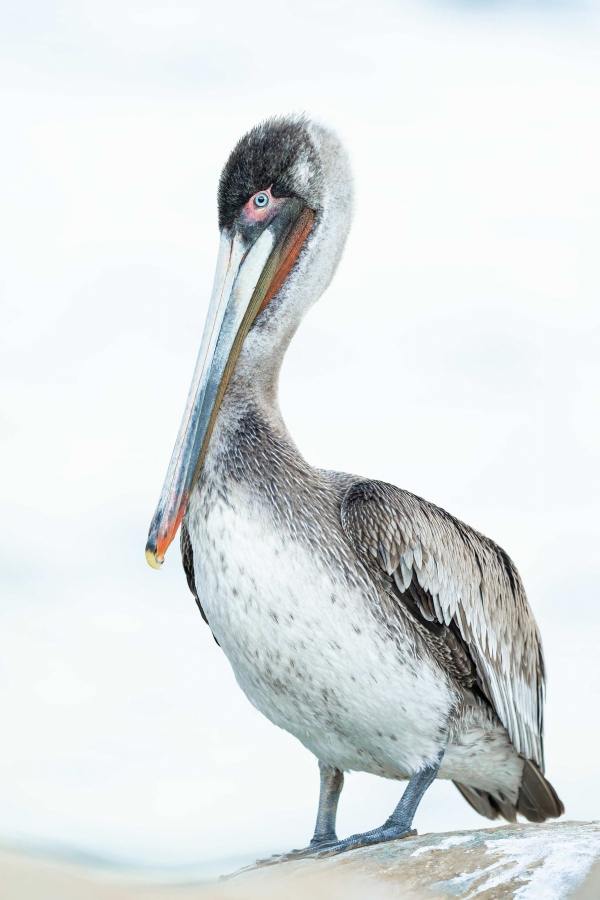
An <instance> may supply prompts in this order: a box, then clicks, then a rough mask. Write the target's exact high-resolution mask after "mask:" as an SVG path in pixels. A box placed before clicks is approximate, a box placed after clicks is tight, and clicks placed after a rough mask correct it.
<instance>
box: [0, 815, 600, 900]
mask: <svg viewBox="0 0 600 900" xmlns="http://www.w3.org/2000/svg"><path fill="white" fill-rule="evenodd" d="M0 897H1V898H2V900H84V898H85V900H193V898H197V900H388V898H389V900H395V898H399V900H401V898H403V900H419V898H420V900H425V898H429V900H435V898H444V897H445V898H454V900H457V898H463V900H467V898H469V900H470V898H476V900H504V898H512V897H515V898H518V900H565V898H573V900H600V822H555V823H554V824H551V825H508V826H505V827H502V828H488V829H485V830H483V831H459V832H453V833H446V834H424V835H422V836H421V837H414V838H405V839H404V840H399V841H393V842H391V843H389V844H378V845H375V846H373V847H366V848H364V849H361V850H353V851H351V852H350V853H346V854H343V855H342V856H337V857H332V858H330V859H323V860H311V859H306V860H302V861H299V862H288V863H285V864H283V865H277V866H272V867H270V868H265V869H250V870H246V871H244V872H242V873H240V874H239V875H237V876H235V877H233V878H229V879H228V880H226V881H222V882H221V883H220V884H217V885H207V884H197V883H196V884H191V883H189V882H188V883H185V884H183V883H181V882H179V883H178V884H166V883H165V882H164V881H161V882H157V881H153V882H150V881H146V882H144V881H143V880H142V879H140V878H135V877H134V876H133V874H131V875H129V876H128V877H126V876H124V875H123V873H119V872H116V871H114V870H113V871H112V872H111V871H110V870H107V869H104V870H94V869H91V868H87V867H84V866H75V865H66V864H64V863H59V862H57V861H56V860H52V859H51V858H49V857H43V858H42V857H38V858H35V857H32V856H30V855H28V854H25V853H15V852H13V851H8V850H4V851H2V850H0Z"/></svg>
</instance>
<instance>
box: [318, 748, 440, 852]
mask: <svg viewBox="0 0 600 900" xmlns="http://www.w3.org/2000/svg"><path fill="white" fill-rule="evenodd" d="M443 755H444V753H443V751H442V753H441V754H440V756H439V758H438V760H437V762H435V763H431V764H430V765H428V766H424V768H422V769H420V770H419V771H418V772H417V773H416V774H415V775H413V777H412V778H411V779H410V781H409V782H408V784H407V785H406V788H405V789H404V793H403V794H402V797H401V798H400V803H399V804H398V806H397V807H396V809H395V810H394V812H393V813H392V815H391V816H390V817H389V819H388V820H387V822H385V823H384V824H383V825H382V826H381V827H380V828H374V829H373V831H365V832H364V833H363V834H353V835H351V837H348V838H344V840H342V841H336V842H335V843H334V844H329V845H328V846H326V847H323V848H322V849H319V848H316V849H315V851H314V853H312V854H311V856H312V855H314V856H316V857H318V858H322V857H325V856H334V855H335V854H336V853H343V852H344V851H345V850H354V849H355V848H356V847H367V846H368V845H369V844H381V843H383V842H384V841H394V840H396V839H397V838H401V837H408V836H409V835H414V834H416V833H417V832H416V831H415V830H414V829H413V828H411V825H412V821H413V818H414V815H415V813H416V811H417V807H418V805H419V803H420V802H421V800H422V798H423V794H424V793H425V791H426V790H427V788H428V787H429V785H430V784H431V783H432V782H433V781H434V779H435V776H436V775H437V773H438V769H439V767H440V763H441V761H442V756H443Z"/></svg>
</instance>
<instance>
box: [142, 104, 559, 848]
mask: <svg viewBox="0 0 600 900" xmlns="http://www.w3.org/2000/svg"><path fill="white" fill-rule="evenodd" d="M352 193H353V191H352V176H351V172H350V167H349V163H348V157H347V155H346V152H345V150H344V147H343V145H342V143H341V141H340V139H339V138H338V137H337V135H336V134H335V133H334V132H333V131H332V130H330V129H329V128H328V127H325V126H324V125H322V124H320V123H318V122H316V121H314V120H312V119H310V118H308V117H306V116H287V117H278V118H273V119H269V120H267V121H265V122H263V123H261V124H259V125H257V126H256V127H254V128H252V129H251V130H250V131H249V132H248V133H247V134H246V135H245V136H244V137H242V138H241V139H240V140H239V142H238V143H237V145H236V146H235V148H234V149H233V151H232V153H231V155H230V156H229V159H228V160H227V163H226V164H225V167H224V169H223V171H222V174H221V178H220V182H219V188H218V214H219V230H220V247H219V253H218V260H217V267H216V275H215V280H214V287H213V291H212V298H211V301H210V307H209V311H208V317H207V320H206V325H205V329H204V334H203V338H202V343H201V347H200V353H199V357H198V362H197V365H196V369H195V371H194V375H193V380H192V385H191V388H190V392H189V396H188V400H187V404H186V408H185V412H184V416H183V421H182V424H181V428H180V430H179V434H178V436H177V440H176V443H175V448H174V451H173V455H172V458H171V462H170V465H169V468H168V472H167V476H166V479H165V483H164V486H163V489H162V493H161V496H160V499H159V503H158V507H157V509H156V512H155V515H154V518H153V520H152V523H151V526H150V531H149V537H148V543H147V546H146V555H147V559H148V562H149V563H150V565H151V566H153V567H155V568H159V567H160V566H161V564H162V562H163V560H164V556H165V552H166V550H167V548H168V546H169V544H170V543H171V542H172V540H173V538H174V536H175V534H176V532H177V530H178V528H179V526H180V525H181V551H182V556H183V565H184V569H185V573H186V576H187V580H188V584H189V587H190V589H191V591H192V593H193V594H194V596H195V598H196V602H197V604H198V607H199V608H200V612H201V613H202V616H203V618H204V620H205V621H206V622H207V623H208V625H209V626H210V628H211V630H212V633H213V635H214V637H215V640H216V641H217V643H218V644H219V645H220V647H221V649H222V650H223V652H224V653H225V655H226V656H227V658H228V660H229V662H230V664H231V666H232V668H233V671H234V673H235V677H236V679H237V682H238V684H239V686H240V687H241V688H242V690H243V691H244V693H245V694H246V696H247V697H248V699H249V700H250V702H251V703H252V704H253V705H254V706H255V707H256V708H257V709H258V710H260V712H262V713H263V714H264V715H265V716H266V717H267V718H268V719H270V721H271V722H273V723H274V724H275V725H278V726H279V727H280V728H284V729H285V730H286V731H288V732H290V734H293V735H294V736H295V737H296V738H297V739H298V740H299V741H300V742H301V743H302V744H303V745H304V746H305V747H307V748H308V749H309V750H310V751H311V752H312V753H313V754H314V755H315V756H316V758H317V760H318V764H319V770H320V795H319V803H318V812H317V820H316V826H315V831H314V834H313V837H312V840H311V841H310V843H309V844H308V846H307V847H305V848H303V849H300V850H293V851H291V852H288V853H285V854H283V855H282V856H274V857H272V858H270V859H269V860H268V861H267V862H274V861H277V860H282V859H292V858H298V857H303V856H329V855H332V854H335V853H339V852H342V851H346V850H349V849H353V848H355V847H362V846H366V845H370V844H375V843H379V842H382V841H390V840H394V839H396V838H402V837H405V836H407V835H410V834H415V833H416V832H414V831H413V829H412V822H413V817H414V815H415V812H416V810H417V807H418V805H419V802H420V800H421V798H422V797H423V795H424V793H425V791H426V790H427V788H428V787H429V785H430V784H431V783H432V782H433V780H434V779H435V778H445V779H450V780H451V781H453V782H454V783H455V784H456V786H457V788H458V790H459V791H460V793H461V794H462V795H463V797H464V798H465V799H466V800H467V801H468V803H470V804H471V806H473V807H474V808H475V809H476V810H477V812H478V813H480V814H481V815H483V816H486V817H487V818H489V819H496V818H498V817H503V818H504V819H506V820H508V821H509V822H515V821H516V817H517V814H520V815H521V816H523V817H525V818H526V819H528V820H529V821H531V822H543V821H545V820H546V819H547V818H552V817H558V816H560V815H562V813H563V812H564V807H563V805H562V803H561V801H560V800H559V798H558V796H557V794H556V792H555V790H554V788H553V787H552V785H551V784H550V783H549V781H547V780H546V778H545V776H544V774H543V773H544V751H543V706H544V688H545V667H544V657H543V652H542V644H541V639H540V634H539V631H538V628H537V625H536V622H535V619H534V616H533V613H532V611H531V609H530V607H529V604H528V602H527V598H526V596H525V591H524V589H523V585H522V583H521V579H520V577H519V574H518V572H517V570H516V568H515V566H514V564H513V563H512V561H511V559H510V558H509V557H508V556H507V554H506V553H505V552H504V551H503V550H502V549H501V548H500V547H499V546H498V545H497V544H495V543H494V542H493V541H492V540H490V539H489V538H487V537H484V535H482V534H480V533H479V532H477V531H475V530H474V529H473V528H470V527H469V526H468V525H465V524H464V523H462V522H460V521H459V520H458V519H455V518H454V517H453V516H451V515H450V514H449V513H447V512H445V510H443V509H441V508H440V507H438V506H435V505H434V504H432V503H429V502H427V501H426V500H423V499H421V498H420V497H417V496H415V495H414V494H411V493H409V492H408V491H406V490H402V489H400V488H397V487H395V486H394V485H391V484H386V483H384V482H381V481H373V480H369V479H364V478H360V477H358V476H355V475H347V474H342V473H340V472H330V471H324V470H322V469H316V468H313V467H312V466H310V465H309V464H308V463H307V462H306V461H305V460H304V459H303V457H302V455H301V454H300V452H299V450H298V448H297V447H296V445H295V444H294V441H293V440H292V438H291V437H290V435H289V433H288V431H287V429H286V426H285V424H284V421H283V418H282V415H281V412H280V409H279V404H278V379H279V371H280V368H281V364H282V360H283V357H284V354H285V351H286V349H287V347H288V345H289V343H290V341H291V339H292V337H293V335H294V333H295V331H296V329H297V328H298V326H299V324H300V322H301V320H302V318H303V317H304V315H305V313H306V312H307V310H308V309H309V308H310V307H311V306H312V305H313V304H314V303H315V301H316V300H318V298H319V297H320V296H321V294H322V293H323V292H324V290H325V289H326V288H327V286H328V285H329V283H330V281H331V279H332V277H333V274H334V272H335V270H336V267H337V265H338V263H339V261H340V258H341V256H342V251H343V249H344V244H345V241H346V237H347V235H348V232H349V229H350V223H351V217H352ZM381 227H382V228H383V229H385V225H382V226H381ZM349 771H361V772H369V773H372V774H374V775H379V776H382V777H384V778H389V779H395V780H398V781H408V784H407V785H406V787H405V789H404V793H403V794H402V796H401V798H400V801H399V803H398V805H397V807H396V808H395V810H394V811H393V812H392V814H391V815H390V817H389V818H388V819H387V821H386V822H385V823H384V824H383V825H382V826H381V827H379V828H376V829H374V830H372V831H367V832H365V833H362V834H354V835H352V836H350V837H347V838H343V839H339V838H338V836H337V834H336V811H337V805H338V800H339V796H340V793H341V790H342V787H343V781H344V773H345V772H349Z"/></svg>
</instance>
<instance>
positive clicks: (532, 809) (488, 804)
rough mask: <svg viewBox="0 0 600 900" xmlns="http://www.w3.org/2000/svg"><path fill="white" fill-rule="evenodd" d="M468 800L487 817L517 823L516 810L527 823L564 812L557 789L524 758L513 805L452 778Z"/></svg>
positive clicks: (552, 817) (551, 817) (477, 810)
mask: <svg viewBox="0 0 600 900" xmlns="http://www.w3.org/2000/svg"><path fill="white" fill-rule="evenodd" d="M454 784H455V785H456V787H457V788H458V790H459V791H460V792H461V794H462V795H463V797H464V798H465V800H466V801H467V803H470V804H471V806H472V807H473V809H474V810H476V812H478V813H479V814H480V815H481V816H485V817H486V819H499V818H500V817H502V818H504V819H506V820H507V822H516V821H517V813H519V814H520V815H522V816H524V817H525V818H526V819H528V820H529V821H530V822H545V821H546V819H557V818H558V817H559V816H562V814H563V813H564V811H565V808H564V806H563V804H562V802H561V800H560V799H559V797H558V795H557V793H556V791H555V790H554V788H553V787H552V785H551V784H550V782H549V781H548V780H547V779H546V778H545V777H544V775H543V774H542V772H541V771H540V769H539V768H538V767H537V766H536V764H535V763H534V762H532V761H531V760H529V759H526V760H524V765H523V778H522V779H521V787H520V788H519V795H518V797H517V802H516V804H513V803H510V802H509V801H508V800H506V799H505V798H504V797H500V796H497V795H494V794H490V793H489V792H488V791H482V790H479V788H474V787H469V786H468V785H466V784H461V783H460V782H458V781H455V782H454Z"/></svg>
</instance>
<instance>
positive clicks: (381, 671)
mask: <svg viewBox="0 0 600 900" xmlns="http://www.w3.org/2000/svg"><path fill="white" fill-rule="evenodd" d="M281 499H282V498H281V497H280V496H279V498H278V502H281ZM270 502H274V501H271V500H270V499H269V497H268V496H266V495H262V496H257V494H256V492H255V491H254V490H252V489H250V488H249V487H248V486H247V485H245V484H243V483H235V484H234V483H232V484H230V485H228V488H227V490H226V491H214V490H209V489H208V488H205V489H202V488H199V489H197V490H196V491H195V492H194V494H193V495H192V497H191V499H190V505H189V511H188V519H187V527H188V530H189V533H190V537H191V540H192V544H193V552H194V567H195V581H196V588H197V590H198V594H199V597H200V600H201V603H202V606H203V608H204V610H205V612H206V615H207V617H208V621H209V623H210V627H211V629H212V631H213V633H214V635H215V637H216V638H217V640H218V641H219V644H220V645H221V647H222V649H223V651H224V652H225V654H226V655H227V657H228V659H229V661H230V663H231V665H232V667H233V670H234V673H235V676H236V679H237V681H238V683H239V685H240V687H241V688H242V689H243V691H244V692H245V693H246V695H247V696H248V698H249V699H250V701H251V702H252V703H253V705H254V706H255V707H257V708H258V709H259V710H260V711H261V712H262V713H263V714H264V715H266V716H267V717H268V718H269V719H270V720H271V721H272V722H274V723H275V724H276V725H279V726H280V727H282V728H284V729H285V730H286V731H289V732H290V733H292V734H294V735H295V736H296V737H297V738H298V739H299V740H300V741H301V742H302V743H303V744H304V745H305V746H306V747H308V748H309V749H310V750H311V751H312V752H313V753H315V755H316V756H318V757H319V758H320V759H321V760H323V761H325V762H328V763H329V764H331V765H335V766H337V767H338V768H342V769H346V770H347V769H357V770H362V771H371V772H373V773H375V774H379V775H386V776H388V777H402V776H406V775H407V774H410V773H411V772H412V771H414V770H415V769H416V768H418V767H419V766H420V765H422V764H423V760H424V759H430V758H431V759H434V758H435V756H436V754H437V749H438V747H439V742H440V734H441V733H442V732H443V730H444V728H445V727H446V722H447V717H448V714H449V712H450V709H451V708H452V705H453V702H454V699H455V698H454V695H453V691H452V689H451V687H450V685H449V683H448V681H447V679H446V678H445V676H444V675H443V673H441V671H440V670H439V669H437V668H435V667H434V666H433V665H432V663H431V661H430V660H429V659H423V658H419V656H418V655H417V654H416V652H415V648H414V646H413V645H412V643H411V638H410V632H408V631H407V634H406V635H402V636H400V637H399V636H398V635H397V634H396V635H393V634H392V633H391V632H390V631H389V628H388V627H387V625H386V623H385V621H384V620H383V619H382V618H381V616H379V617H378V616H377V614H376V612H375V610H376V609H377V608H378V604H379V602H380V600H381V598H380V597H379V596H378V591H381V590H382V589H381V588H378V586H377V585H375V584H369V582H368V581H366V580H365V578H364V577H362V576H361V575H360V572H359V571H358V569H357V570H356V573H352V572H350V573H349V565H348V561H344V560H341V559H339V558H337V557H336V555H335V554H332V553H331V552H326V551H325V548H324V552H318V550H317V549H316V548H315V545H314V535H315V534H316V533H317V532H318V525H319V523H318V518H319V510H318V509H316V508H315V509H313V510H305V513H306V514H308V515H311V514H312V515H314V516H315V520H314V521H313V522H312V523H311V524H309V523H307V522H304V523H302V522H299V523H297V524H298V529H300V530H302V529H303V530H304V531H305V532H306V531H311V532H312V535H313V540H312V542H311V541H308V540H305V539H304V538H305V537H306V534H305V535H304V536H303V535H302V534H301V533H300V531H299V530H298V529H297V530H296V534H294V533H292V532H291V531H289V530H287V529H285V528H283V527H275V525H274V521H273V516H272V514H271V511H270V510H269V503H270ZM290 502H291V501H290ZM332 502H333V501H332ZM326 518H327V517H326ZM324 540H325V537H324Z"/></svg>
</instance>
